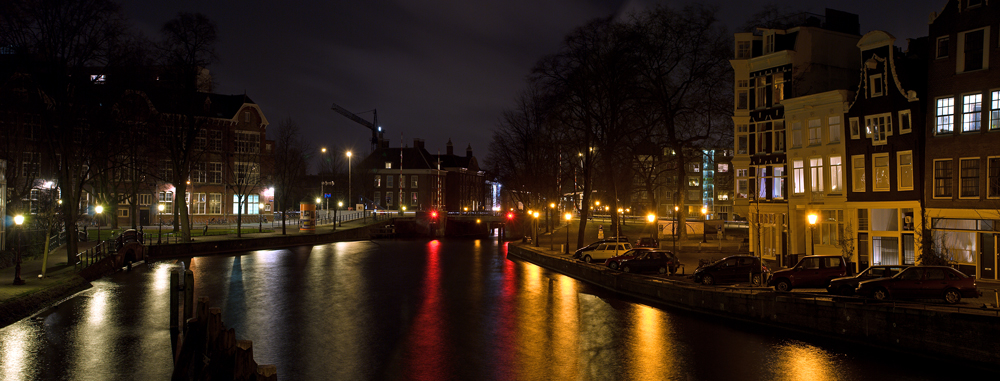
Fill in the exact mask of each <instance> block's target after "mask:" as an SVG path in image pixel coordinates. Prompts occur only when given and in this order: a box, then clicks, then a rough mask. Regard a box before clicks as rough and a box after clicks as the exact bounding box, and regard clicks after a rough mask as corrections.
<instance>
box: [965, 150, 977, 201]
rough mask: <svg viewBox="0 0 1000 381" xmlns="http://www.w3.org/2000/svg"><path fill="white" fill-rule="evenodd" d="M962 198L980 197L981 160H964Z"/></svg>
mask: <svg viewBox="0 0 1000 381" xmlns="http://www.w3.org/2000/svg"><path fill="white" fill-rule="evenodd" d="M961 175H962V193H961V196H962V197H979V159H962V173H961Z"/></svg>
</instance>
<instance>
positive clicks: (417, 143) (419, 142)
mask: <svg viewBox="0 0 1000 381" xmlns="http://www.w3.org/2000/svg"><path fill="white" fill-rule="evenodd" d="M413 148H416V149H419V150H423V149H424V140H423V139H417V138H413Z"/></svg>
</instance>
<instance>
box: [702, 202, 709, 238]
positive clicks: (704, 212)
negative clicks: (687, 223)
mask: <svg viewBox="0 0 1000 381" xmlns="http://www.w3.org/2000/svg"><path fill="white" fill-rule="evenodd" d="M701 215H702V216H704V217H705V222H702V223H701V243H708V233H707V232H708V207H707V206H704V205H702V207H701Z"/></svg>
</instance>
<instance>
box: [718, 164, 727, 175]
mask: <svg viewBox="0 0 1000 381" xmlns="http://www.w3.org/2000/svg"><path fill="white" fill-rule="evenodd" d="M718 172H719V173H725V172H729V164H726V163H719V164H718Z"/></svg>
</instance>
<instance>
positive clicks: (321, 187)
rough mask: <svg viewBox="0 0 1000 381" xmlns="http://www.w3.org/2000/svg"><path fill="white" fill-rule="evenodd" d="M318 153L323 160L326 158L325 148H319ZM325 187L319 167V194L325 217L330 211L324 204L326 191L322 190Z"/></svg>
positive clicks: (321, 169) (321, 170)
mask: <svg viewBox="0 0 1000 381" xmlns="http://www.w3.org/2000/svg"><path fill="white" fill-rule="evenodd" d="M319 151H320V152H322V153H323V158H324V159H325V158H326V147H323V148H320V150H319ZM325 186H326V182H325V181H323V167H322V166H320V168H319V193H320V194H322V195H323V214H324V215H326V214H327V213H330V210H329V209H328V208H327V204H326V190H325V188H324V187H325Z"/></svg>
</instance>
